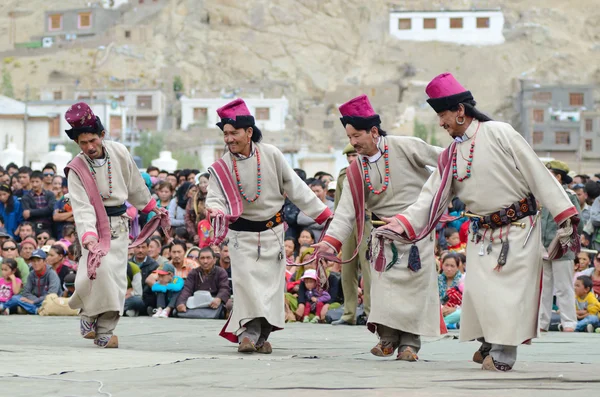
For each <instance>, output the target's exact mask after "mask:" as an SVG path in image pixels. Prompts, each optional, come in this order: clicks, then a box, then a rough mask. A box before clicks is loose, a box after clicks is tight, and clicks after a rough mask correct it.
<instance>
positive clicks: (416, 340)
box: [377, 324, 421, 353]
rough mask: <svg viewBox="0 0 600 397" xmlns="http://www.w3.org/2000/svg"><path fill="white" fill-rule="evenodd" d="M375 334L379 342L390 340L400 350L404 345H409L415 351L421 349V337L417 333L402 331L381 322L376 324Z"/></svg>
mask: <svg viewBox="0 0 600 397" xmlns="http://www.w3.org/2000/svg"><path fill="white" fill-rule="evenodd" d="M377 334H378V335H379V339H381V342H390V343H392V344H394V345H397V346H398V347H399V348H400V350H401V351H402V350H403V349H404V348H405V347H411V348H412V349H413V350H414V351H415V353H418V352H419V350H421V337H420V336H419V335H415V334H411V333H409V332H403V331H400V330H397V329H394V328H390V327H388V326H386V325H382V324H377Z"/></svg>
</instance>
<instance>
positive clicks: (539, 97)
mask: <svg viewBox="0 0 600 397" xmlns="http://www.w3.org/2000/svg"><path fill="white" fill-rule="evenodd" d="M531 98H532V99H533V100H534V101H540V102H549V101H551V100H552V92H550V91H542V92H534V93H533V95H532V96H531Z"/></svg>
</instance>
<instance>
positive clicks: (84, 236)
mask: <svg viewBox="0 0 600 397" xmlns="http://www.w3.org/2000/svg"><path fill="white" fill-rule="evenodd" d="M88 236H93V237H95V238H96V240H98V235H97V234H96V233H94V232H85V233H83V236H82V237H81V244H84V243H85V240H86V238H87V237H88Z"/></svg>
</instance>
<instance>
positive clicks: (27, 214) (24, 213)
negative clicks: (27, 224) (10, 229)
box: [23, 210, 31, 219]
mask: <svg viewBox="0 0 600 397" xmlns="http://www.w3.org/2000/svg"><path fill="white" fill-rule="evenodd" d="M30 216H31V211H29V210H24V211H23V218H25V219H29V217H30Z"/></svg>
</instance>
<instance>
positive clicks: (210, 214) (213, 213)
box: [206, 208, 221, 219]
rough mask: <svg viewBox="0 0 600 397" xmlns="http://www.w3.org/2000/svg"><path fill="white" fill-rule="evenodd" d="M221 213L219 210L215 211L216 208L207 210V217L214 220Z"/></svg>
mask: <svg viewBox="0 0 600 397" xmlns="http://www.w3.org/2000/svg"><path fill="white" fill-rule="evenodd" d="M220 212H221V211H219V210H218V209H215V208H207V209H206V215H207V216H206V217H207V218H209V219H210V218H214V217H216V216H217V215H219V213H220Z"/></svg>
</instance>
